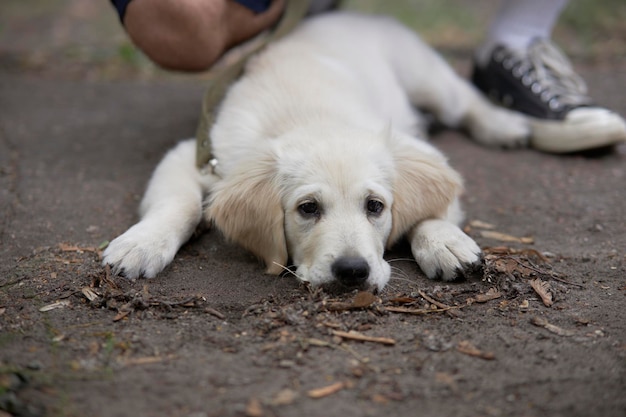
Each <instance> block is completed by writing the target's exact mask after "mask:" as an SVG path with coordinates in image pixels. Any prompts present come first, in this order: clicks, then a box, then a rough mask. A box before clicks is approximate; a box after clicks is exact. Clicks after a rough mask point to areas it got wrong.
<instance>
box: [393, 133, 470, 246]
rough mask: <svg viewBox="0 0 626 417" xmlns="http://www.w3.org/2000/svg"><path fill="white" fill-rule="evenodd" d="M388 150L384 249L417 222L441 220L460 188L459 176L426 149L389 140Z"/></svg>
mask: <svg viewBox="0 0 626 417" xmlns="http://www.w3.org/2000/svg"><path fill="white" fill-rule="evenodd" d="M411 141H415V139H411ZM391 148H392V152H393V159H394V167H395V178H394V181H393V206H392V208H391V213H392V219H393V220H392V228H391V233H390V235H389V239H388V240H387V245H388V246H391V245H392V244H393V243H394V242H396V241H397V240H398V239H399V238H400V237H402V235H404V234H405V233H407V232H408V231H409V230H410V229H411V228H412V227H413V226H415V225H417V224H418V223H419V222H421V221H423V220H426V219H432V218H443V217H445V215H446V212H447V210H448V206H449V205H450V204H452V202H453V201H454V199H455V198H456V197H457V196H458V194H459V193H460V191H461V188H462V180H461V176H460V175H459V174H458V173H457V172H456V171H454V170H453V169H452V168H450V166H449V165H448V163H447V162H446V160H445V158H444V157H443V155H441V154H440V153H439V152H437V151H436V150H434V149H432V148H431V147H430V145H428V144H425V143H411V142H409V141H406V140H402V139H401V140H393V143H392V144H391Z"/></svg>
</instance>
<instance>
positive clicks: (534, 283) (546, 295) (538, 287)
mask: <svg viewBox="0 0 626 417" xmlns="http://www.w3.org/2000/svg"><path fill="white" fill-rule="evenodd" d="M530 286H531V287H533V290H535V292H536V293H537V294H538V295H539V297H541V301H543V304H544V305H545V306H546V307H550V306H552V304H553V302H552V294H550V284H549V283H548V282H547V281H542V280H540V279H539V278H537V279H533V280H531V281H530Z"/></svg>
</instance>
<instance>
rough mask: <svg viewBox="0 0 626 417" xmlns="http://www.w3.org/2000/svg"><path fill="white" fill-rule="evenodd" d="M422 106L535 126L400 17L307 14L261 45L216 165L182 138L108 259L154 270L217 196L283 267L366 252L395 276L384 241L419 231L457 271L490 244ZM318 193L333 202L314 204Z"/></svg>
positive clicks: (415, 244) (430, 268)
mask: <svg viewBox="0 0 626 417" xmlns="http://www.w3.org/2000/svg"><path fill="white" fill-rule="evenodd" d="M415 107H419V108H424V109H427V110H429V111H431V112H432V113H433V114H434V115H435V116H436V117H437V118H438V119H439V120H441V121H442V122H444V123H446V124H448V125H450V126H458V127H466V128H467V129H468V131H469V132H470V134H471V136H472V137H473V138H474V139H475V140H477V141H479V142H481V143H484V144H487V145H500V146H516V145H520V144H524V143H525V141H526V140H527V136H528V127H527V123H526V121H525V120H524V119H523V118H522V117H521V116H518V115H515V114H513V113H510V112H508V111H506V110H502V109H498V108H495V107H493V106H491V105H490V104H489V103H488V102H487V101H486V100H485V99H484V98H483V97H482V96H481V95H480V94H479V93H478V92H477V91H475V90H474V88H473V87H472V86H470V85H469V84H468V83H466V82H465V81H463V80H461V79H460V78H459V77H458V76H457V75H455V73H454V72H453V71H452V70H451V69H450V67H449V66H448V65H447V64H446V63H445V62H444V60H443V59H442V58H441V57H440V56H439V55H437V54H436V53H435V52H434V51H432V50H431V49H430V48H428V47H427V46H426V45H424V44H423V43H422V42H421V41H420V40H419V38H417V37H416V36H415V35H414V34H413V33H412V32H410V31H409V30H407V29H405V28H404V27H402V26H400V25H399V24H398V23H396V22H394V21H392V20H390V19H387V18H376V17H366V16H362V15H355V14H349V13H334V14H327V15H323V16H320V17H317V18H313V19H309V20H307V21H305V22H304V23H303V24H302V25H301V26H300V27H299V28H298V29H297V30H296V31H294V32H293V33H292V34H290V35H289V36H288V37H287V38H285V39H284V40H281V41H279V42H277V43H275V44H273V45H271V46H270V47H268V48H267V49H266V50H265V51H264V52H263V53H261V54H260V55H259V56H257V57H255V58H253V59H252V60H251V61H250V62H249V64H248V66H247V70H246V73H245V75H244V77H243V78H242V79H241V80H240V81H238V82H237V83H236V84H235V85H233V86H232V87H231V89H230V91H229V93H228V95H227V97H226V98H225V99H224V102H223V103H222V106H221V108H220V113H219V115H218V118H217V122H216V124H215V125H214V126H213V127H212V129H211V138H212V144H213V149H214V152H215V155H216V157H217V159H218V160H219V164H218V166H217V171H216V174H217V175H212V174H210V173H209V174H201V173H200V172H199V171H198V170H196V169H195V167H194V149H195V148H194V146H195V144H194V142H193V141H191V140H190V141H185V142H182V143H180V144H179V145H178V146H177V147H176V148H174V149H173V150H172V151H170V152H169V153H168V154H167V155H166V156H165V158H164V159H163V161H162V162H161V163H160V164H159V166H158V168H157V169H156V171H155V173H154V175H153V177H152V179H151V180H150V183H149V185H148V189H147V191H146V194H145V196H144V199H143V202H142V205H141V221H140V222H139V223H137V224H136V225H135V226H133V227H131V228H130V229H129V230H128V231H127V232H126V233H124V234H123V235H121V236H120V237H118V238H117V239H115V240H113V241H112V242H111V244H110V245H109V247H108V248H107V250H106V251H105V253H104V263H105V264H111V265H113V267H114V271H115V272H123V273H124V274H125V275H126V276H127V277H129V278H136V277H139V276H145V277H154V276H155V275H156V274H158V273H159V272H160V271H161V270H163V268H165V266H166V265H167V264H168V263H170V262H171V261H172V259H173V257H174V255H175V253H176V252H177V250H178V249H179V248H180V246H181V245H182V244H183V243H184V242H185V241H186V240H187V239H188V238H189V237H190V235H191V233H192V232H193V230H194V227H195V226H196V225H197V224H198V222H199V221H200V220H201V215H202V202H203V198H204V196H208V200H207V202H206V204H207V209H206V214H205V215H206V216H207V217H208V219H209V220H211V221H213V222H214V223H215V224H216V226H217V227H218V228H219V229H221V230H222V232H223V233H224V234H225V235H226V236H227V237H228V238H230V239H232V240H233V241H235V242H237V243H239V244H241V245H242V246H243V247H245V248H247V249H249V250H251V251H252V252H253V253H255V254H256V255H258V256H259V257H260V258H261V259H262V260H263V261H264V262H265V264H266V267H267V272H268V273H273V274H277V273H280V272H281V271H282V269H283V266H284V265H286V263H287V261H288V258H289V257H291V259H292V261H293V263H294V264H295V265H296V266H297V271H296V274H297V276H298V277H299V278H300V279H302V280H304V281H308V282H310V283H311V284H313V285H319V284H323V283H327V282H331V281H334V280H336V279H338V278H337V276H335V274H334V272H335V271H336V270H341V271H344V273H345V271H346V268H344V267H343V266H345V263H346V262H344V261H345V260H346V259H348V260H352V261H354V260H355V259H356V262H357V264H358V265H359V266H361V267H363V268H361V269H365V270H366V282H365V283H364V285H369V286H372V287H377V288H379V289H380V288H382V287H383V286H384V285H385V284H386V283H387V281H388V280H389V276H390V267H389V265H388V264H387V262H386V261H385V260H384V259H383V253H384V250H385V248H386V247H389V246H390V245H391V244H393V243H394V242H395V241H397V240H398V239H399V238H400V237H402V236H404V235H407V236H408V238H409V239H410V242H411V246H412V250H413V254H414V256H415V258H416V260H417V262H418V263H419V265H420V266H421V268H422V270H423V271H424V272H425V273H426V275H427V276H428V277H430V278H434V277H441V278H443V279H445V280H450V279H454V278H455V276H456V275H457V272H458V270H461V269H463V268H464V267H466V266H467V265H468V264H472V263H474V262H476V261H477V260H478V258H479V254H480V249H479V248H478V246H477V245H476V244H475V243H474V241H473V240H472V239H470V238H469V237H468V236H467V235H465V234H464V233H463V232H462V231H461V230H460V229H459V228H458V226H457V224H458V222H459V221H460V220H461V217H462V215H461V211H460V208H459V206H458V201H457V198H458V195H459V193H460V190H461V179H460V177H459V176H458V174H457V173H456V172H455V171H453V170H452V169H451V168H450V167H449V166H448V164H447V162H446V161H445V158H444V157H443V156H442V155H441V153H439V152H438V151H437V150H436V149H435V148H433V147H432V146H431V145H429V144H428V143H426V142H424V141H421V140H419V139H418V136H421V134H422V132H421V123H420V118H419V115H418V114H417V113H416V112H415V111H414V108H415ZM305 203H308V205H304V206H303V204H305ZM312 203H314V204H316V205H317V207H318V209H319V210H318V212H316V213H313V214H311V213H308V214H307V213H306V210H307V209H308V210H309V211H310V209H311V207H315V206H312V205H311V204H312ZM378 203H381V204H382V206H380V205H378ZM372 207H374V208H376V207H383V209H382V210H381V211H380V212H377V210H378V209H375V210H373V211H372V210H371V208H372ZM348 263H349V262H348ZM347 269H350V268H347ZM339 275H341V273H340V274H339ZM348 275H349V273H348Z"/></svg>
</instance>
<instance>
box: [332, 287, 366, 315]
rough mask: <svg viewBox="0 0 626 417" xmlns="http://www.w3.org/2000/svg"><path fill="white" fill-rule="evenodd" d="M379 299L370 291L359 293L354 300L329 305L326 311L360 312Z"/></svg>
mask: <svg viewBox="0 0 626 417" xmlns="http://www.w3.org/2000/svg"><path fill="white" fill-rule="evenodd" d="M376 300H377V298H376V296H375V295H374V294H372V293H371V292H369V291H359V292H358V293H357V295H355V296H354V299H353V300H352V301H351V302H349V303H346V302H342V301H340V302H334V303H328V305H327V306H326V309H327V310H328V311H346V310H358V309H361V308H367V307H369V306H371V305H372V304H374V303H375V302H376Z"/></svg>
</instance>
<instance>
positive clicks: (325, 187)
mask: <svg viewBox="0 0 626 417" xmlns="http://www.w3.org/2000/svg"><path fill="white" fill-rule="evenodd" d="M386 136H389V135H384V134H374V133H369V132H363V131H350V130H346V131H342V132H338V131H336V130H333V131H317V132H311V131H307V130H303V131H299V132H295V133H292V134H291V135H290V136H289V137H286V138H281V139H280V141H278V142H277V144H279V145H278V146H277V147H276V149H274V150H273V151H271V152H265V153H263V152H261V153H260V154H259V155H258V157H256V158H254V159H253V160H252V161H250V162H249V163H248V164H244V166H240V167H239V168H238V170H237V171H236V172H234V173H233V174H232V175H229V176H228V177H227V178H225V179H224V180H223V181H222V182H220V184H219V186H218V187H217V189H216V190H215V191H214V193H213V195H212V199H211V201H210V205H209V209H208V216H209V217H210V218H211V219H212V220H213V221H214V222H215V224H216V225H217V226H218V228H220V229H221V230H222V231H223V233H224V234H225V235H226V236H227V237H229V238H230V239H232V240H234V241H235V242H237V243H239V244H240V245H242V246H243V247H245V248H247V249H249V250H250V251H252V252H253V253H255V254H256V255H257V256H259V257H260V258H261V259H263V260H264V261H265V263H266V266H267V272H268V273H273V274H277V273H279V272H281V270H282V267H281V266H280V265H286V262H287V258H288V255H289V256H290V257H291V259H292V261H293V263H294V264H295V265H296V266H297V270H296V272H295V274H296V275H297V276H298V277H299V278H300V279H301V280H303V281H306V282H309V283H311V284H312V285H315V286H317V285H327V284H336V283H339V284H340V285H341V286H343V287H347V288H355V287H360V288H364V287H374V288H378V289H382V288H383V287H384V285H385V284H386V283H387V281H388V280H389V276H390V267H389V264H388V263H387V262H386V261H385V260H384V259H383V254H384V250H385V246H386V245H388V244H389V245H390V244H392V243H393V242H394V241H395V240H397V239H398V238H399V237H401V236H402V235H403V234H404V233H406V232H407V231H408V230H409V229H410V228H411V227H413V226H415V225H416V224H417V223H419V222H420V221H421V220H424V219H427V218H435V217H442V216H443V215H445V212H446V209H447V207H448V205H449V204H450V203H451V202H452V201H453V199H454V198H455V196H456V193H457V191H458V188H459V185H460V180H459V177H458V175H457V174H456V173H455V172H454V171H453V170H452V169H450V168H449V167H448V165H447V164H446V162H445V160H444V158H443V157H442V156H441V155H440V154H439V153H438V152H437V151H435V150H434V149H432V148H431V147H430V146H429V145H423V146H422V145H421V144H419V143H417V142H416V140H415V139H413V138H410V139H409V140H407V139H406V138H400V139H397V138H395V137H393V138H390V137H386Z"/></svg>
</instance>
